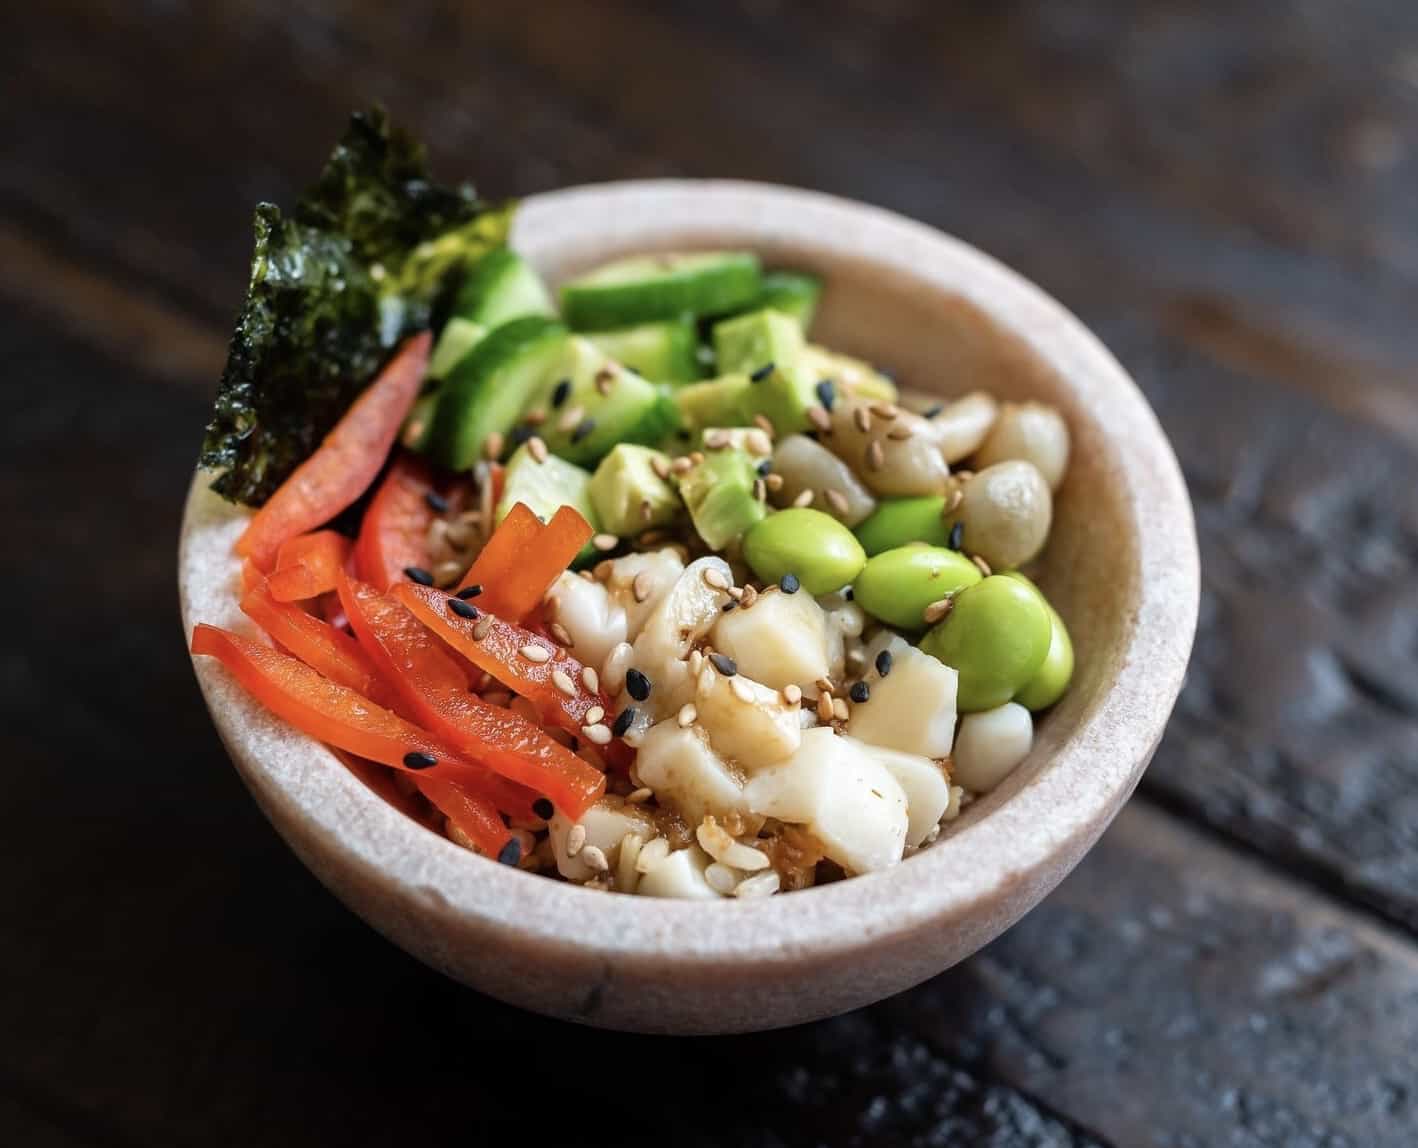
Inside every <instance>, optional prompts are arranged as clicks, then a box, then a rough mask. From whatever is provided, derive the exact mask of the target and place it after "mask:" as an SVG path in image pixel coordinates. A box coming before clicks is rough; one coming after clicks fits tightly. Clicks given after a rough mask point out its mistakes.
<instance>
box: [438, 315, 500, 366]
mask: <svg viewBox="0 0 1418 1148" xmlns="http://www.w3.org/2000/svg"><path fill="white" fill-rule="evenodd" d="M486 334H487V328H486V327H484V326H483V325H482V324H481V323H474V322H473V321H472V320H471V319H458V318H456V317H455V318H452V319H449V320H448V322H447V323H446V324H444V327H443V330H442V331H440V332H439V335H438V342H437V343H435V344H434V346H433V354H432V355H431V356H430V357H429V360H428V377H429V378H430V379H446V378H447V377H448V376H449V374H450V373H451V372H452V370H453V368H454V367H456V366H457V365H458V364H459V363H461V362H462V361H463V359H464V358H465V357H466V356H467V354H468V352H469V351H471V350H472V349H473V348H474V347H476V346H477V345H478V343H480V342H481V341H482V337H483V336H484V335H486Z"/></svg>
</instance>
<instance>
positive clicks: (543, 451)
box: [527, 435, 547, 463]
mask: <svg viewBox="0 0 1418 1148" xmlns="http://www.w3.org/2000/svg"><path fill="white" fill-rule="evenodd" d="M527 453H528V454H529V455H531V456H532V461H533V462H539V463H540V462H546V460H547V444H546V443H545V442H544V441H543V440H542V437H541V436H540V435H533V436H532V437H531V438H529V439H528V440H527Z"/></svg>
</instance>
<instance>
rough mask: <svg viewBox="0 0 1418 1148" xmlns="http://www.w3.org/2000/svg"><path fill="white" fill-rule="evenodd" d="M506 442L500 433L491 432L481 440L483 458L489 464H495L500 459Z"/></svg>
mask: <svg viewBox="0 0 1418 1148" xmlns="http://www.w3.org/2000/svg"><path fill="white" fill-rule="evenodd" d="M506 442H507V440H506V439H505V438H503V437H502V432H501V431H493V432H492V433H491V434H490V435H488V436H487V438H485V439H483V457H484V458H485V459H487V460H488V461H489V462H496V461H497V460H498V459H499V458H501V457H502V447H503V445H504V444H505V443H506Z"/></svg>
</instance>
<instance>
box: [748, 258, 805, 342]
mask: <svg viewBox="0 0 1418 1148" xmlns="http://www.w3.org/2000/svg"><path fill="white" fill-rule="evenodd" d="M821 296H822V280H821V279H819V278H818V277H817V276H816V275H809V274H808V273H807V272H805V271H765V272H764V273H763V286H762V287H761V288H760V290H759V292H758V298H757V299H755V300H754V303H753V307H754V309H755V310H757V309H758V308H761V307H771V308H772V309H773V310H774V311H781V312H782V313H783V314H785V315H790V316H792V318H793V319H795V320H797V324H798V326H799V327H800V328H801V329H802V330H803V331H806V330H807V329H808V328H809V327H810V326H812V317H813V315H814V314H816V312H817V301H818V299H819V298H821Z"/></svg>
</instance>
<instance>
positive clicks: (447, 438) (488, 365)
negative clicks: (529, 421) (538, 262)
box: [428, 315, 567, 470]
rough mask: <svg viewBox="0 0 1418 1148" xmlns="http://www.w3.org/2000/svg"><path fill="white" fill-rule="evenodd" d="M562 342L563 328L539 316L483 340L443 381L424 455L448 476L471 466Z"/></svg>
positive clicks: (551, 363) (504, 428)
mask: <svg viewBox="0 0 1418 1148" xmlns="http://www.w3.org/2000/svg"><path fill="white" fill-rule="evenodd" d="M566 342H567V337H566V328H565V327H564V326H562V324H561V323H559V322H557V321H556V320H555V319H547V318H544V317H542V316H540V315H529V316H526V317H525V318H521V319H513V320H512V321H511V322H510V323H504V324H502V326H500V327H498V328H497V329H496V330H495V331H493V332H492V333H491V334H489V335H487V336H485V337H484V338H483V339H482V341H481V342H479V343H478V345H477V346H476V347H474V348H473V349H472V351H471V352H470V353H469V354H468V355H467V356H466V357H465V358H464V359H463V360H462V361H461V362H460V363H459V364H458V365H457V366H456V367H454V368H453V371H452V373H451V374H450V375H449V376H448V378H447V379H446V380H444V383H443V389H442V391H441V392H440V394H439V399H438V406H437V409H436V410H435V411H434V414H433V424H432V426H431V427H430V429H429V435H428V452H429V453H430V454H431V455H432V456H433V457H434V458H435V459H436V460H437V461H439V462H440V463H442V464H443V465H444V466H447V467H450V468H451V469H453V470H466V469H467V468H468V467H470V466H472V465H473V463H474V462H476V461H477V460H478V458H479V457H481V455H482V450H483V443H484V442H485V441H486V440H487V438H488V436H489V435H492V434H494V433H497V434H506V433H507V432H508V431H510V430H511V429H512V426H513V424H514V423H515V422H516V421H517V416H518V415H519V414H520V413H521V412H522V408H523V407H524V406H525V405H526V403H527V399H528V396H530V395H533V394H535V393H536V392H537V391H538V389H539V388H540V387H541V386H542V384H543V383H544V381H545V380H546V377H547V374H548V372H550V371H551V370H552V369H553V368H554V367H555V365H556V363H557V361H558V360H559V359H560V357H561V356H562V355H563V353H564V352H565V348H566Z"/></svg>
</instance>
